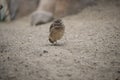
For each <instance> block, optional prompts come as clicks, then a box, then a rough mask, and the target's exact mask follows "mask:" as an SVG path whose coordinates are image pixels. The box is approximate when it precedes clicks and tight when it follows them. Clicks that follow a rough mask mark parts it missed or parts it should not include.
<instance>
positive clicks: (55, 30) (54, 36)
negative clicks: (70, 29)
mask: <svg viewBox="0 0 120 80" xmlns="http://www.w3.org/2000/svg"><path fill="white" fill-rule="evenodd" d="M64 31H65V26H64V24H63V22H62V20H61V19H56V20H55V21H54V22H53V23H52V24H51V26H50V29H49V32H50V34H49V41H50V42H51V43H55V42H57V40H59V39H61V38H62V37H63V35H64Z"/></svg>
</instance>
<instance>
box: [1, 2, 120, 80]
mask: <svg viewBox="0 0 120 80" xmlns="http://www.w3.org/2000/svg"><path fill="white" fill-rule="evenodd" d="M106 4H107V5H106ZM63 22H64V24H65V26H66V33H65V35H64V38H63V39H61V40H60V41H58V44H59V45H57V46H51V44H50V43H49V41H48V35H49V26H50V24H51V23H48V24H45V25H40V26H37V27H35V26H33V27H31V26H30V25H29V18H28V17H27V18H23V19H20V20H17V21H14V22H12V23H0V80H120V5H119V4H118V3H117V2H116V3H115V2H114V3H113V2H109V3H102V2H101V3H99V4H96V5H94V6H90V7H87V8H85V9H84V10H82V11H81V12H80V13H79V14H77V15H72V16H68V17H65V18H63Z"/></svg>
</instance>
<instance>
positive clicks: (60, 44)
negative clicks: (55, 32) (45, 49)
mask: <svg viewBox="0 0 120 80" xmlns="http://www.w3.org/2000/svg"><path fill="white" fill-rule="evenodd" d="M65 45H66V43H55V44H46V46H65Z"/></svg>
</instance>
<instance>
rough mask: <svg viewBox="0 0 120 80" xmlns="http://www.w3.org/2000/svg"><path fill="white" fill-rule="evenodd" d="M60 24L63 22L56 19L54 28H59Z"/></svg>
mask: <svg viewBox="0 0 120 80" xmlns="http://www.w3.org/2000/svg"><path fill="white" fill-rule="evenodd" d="M62 24H63V22H62V20H61V19H56V20H55V21H54V25H56V26H60V25H62Z"/></svg>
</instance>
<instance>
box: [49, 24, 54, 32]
mask: <svg viewBox="0 0 120 80" xmlns="http://www.w3.org/2000/svg"><path fill="white" fill-rule="evenodd" d="M53 27H54V24H51V26H50V29H49V32H51V30H52V28H53Z"/></svg>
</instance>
